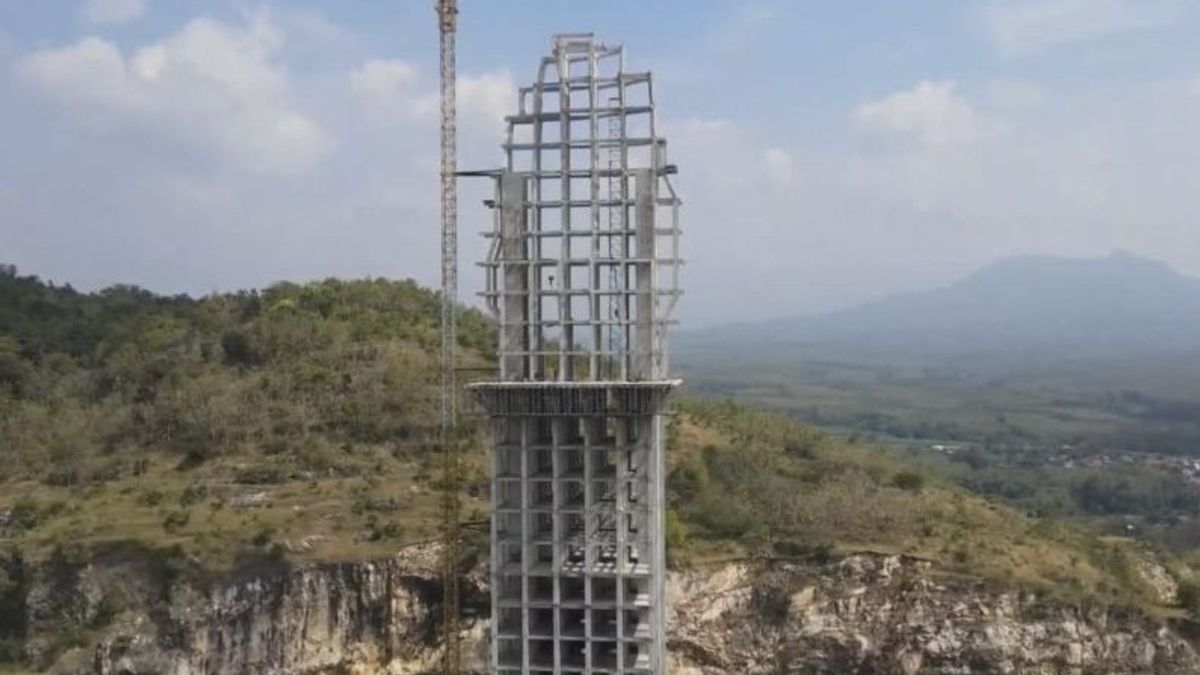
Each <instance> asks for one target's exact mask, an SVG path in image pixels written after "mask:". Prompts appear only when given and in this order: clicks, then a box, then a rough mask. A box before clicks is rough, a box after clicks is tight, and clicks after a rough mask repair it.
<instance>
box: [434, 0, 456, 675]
mask: <svg viewBox="0 0 1200 675" xmlns="http://www.w3.org/2000/svg"><path fill="white" fill-rule="evenodd" d="M436 3H437V4H436V5H435V9H436V10H437V17H438V33H439V38H440V39H439V44H440V47H441V69H440V70H441V127H442V129H441V131H442V133H441V145H442V148H441V149H442V152H441V180H442V298H441V300H442V307H441V309H442V317H441V319H442V331H441V332H442V335H441V337H442V352H441V371H442V372H441V375H442V425H441V446H442V455H443V457H442V460H443V464H442V490H443V491H444V492H443V495H442V500H443V501H442V511H443V513H442V517H443V522H442V536H443V542H442V584H443V597H442V612H443V617H442V619H443V621H442V623H443V631H444V633H445V640H446V650H445V653H444V655H443V662H442V671H443V672H444V673H445V675H459V673H460V672H461V666H462V655H461V650H460V645H459V587H458V573H459V569H458V568H459V558H460V556H459V549H460V541H461V540H460V533H459V519H460V513H459V511H460V504H459V495H458V487H459V483H460V470H459V457H458V452H459V447H458V438H457V429H456V427H457V424H458V415H457V412H458V411H457V397H458V392H457V387H456V383H455V365H456V360H455V353H456V350H457V347H458V326H457V309H458V308H457V304H458V193H457V185H456V183H455V181H456V175H455V174H456V172H457V168H458V167H457V164H458V158H457V154H458V148H457V129H456V112H455V77H456V76H455V72H454V60H455V58H454V57H455V53H454V51H455V30H456V28H457V20H458V6H457V2H456V0H436Z"/></svg>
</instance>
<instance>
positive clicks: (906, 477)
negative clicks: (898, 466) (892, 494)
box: [892, 470, 925, 492]
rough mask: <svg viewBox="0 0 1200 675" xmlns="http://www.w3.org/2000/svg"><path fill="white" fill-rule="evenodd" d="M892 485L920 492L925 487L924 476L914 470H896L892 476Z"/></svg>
mask: <svg viewBox="0 0 1200 675" xmlns="http://www.w3.org/2000/svg"><path fill="white" fill-rule="evenodd" d="M892 485H893V486H895V487H898V488H900V489H901V490H908V491H909V492H920V491H921V490H922V489H924V487H925V477H924V476H922V475H921V474H919V473H917V472H915V471H908V470H903V471H897V472H896V475H894V476H892Z"/></svg>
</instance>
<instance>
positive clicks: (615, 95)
mask: <svg viewBox="0 0 1200 675" xmlns="http://www.w3.org/2000/svg"><path fill="white" fill-rule="evenodd" d="M506 122H507V134H506V138H505V141H504V144H503V146H502V147H503V150H504V153H505V166H504V169H503V171H504V172H505V173H508V174H512V175H516V176H520V177H521V181H522V183H523V186H522V187H521V188H520V191H521V192H523V194H521V195H520V201H521V202H522V204H521V207H520V208H522V209H523V210H524V211H525V218H526V223H527V224H526V226H525V228H524V230H523V231H522V232H520V233H517V234H514V233H507V234H506V233H504V232H503V231H502V221H503V217H504V214H503V213H502V211H503V209H502V208H497V209H495V212H496V213H495V227H494V228H493V229H492V230H491V231H490V232H487V233H485V236H486V237H488V238H490V239H491V245H490V248H489V253H488V257H487V260H485V261H484V262H482V263H481V264H482V265H483V267H484V268H485V270H486V275H485V276H486V287H485V290H484V291H483V292H482V295H483V297H484V298H485V299H486V301H487V303H488V306H489V308H490V309H491V310H492V312H493V314H494V315H495V316H496V317H497V319H498V320H499V322H500V344H499V345H498V347H499V353H500V356H501V364H500V366H501V379H502V380H520V381H560V382H571V381H635V380H652V379H660V378H663V377H665V376H666V375H667V372H668V365H669V364H668V350H667V330H666V329H667V327H668V326H669V325H671V324H672V323H673V318H672V316H673V313H674V307H675V304H676V301H677V299H678V297H679V295H680V294H681V291H680V288H679V276H680V268H681V266H682V264H683V261H682V259H681V257H680V255H679V253H680V252H679V235H680V227H679V206H680V204H681V202H680V199H679V197H678V195H677V194H676V192H675V189H674V187H673V186H672V185H671V181H670V179H669V176H670V175H671V174H673V173H674V172H675V167H674V166H673V165H671V164H669V163H668V162H667V156H666V143H665V140H664V139H662V138H661V137H660V136H659V133H658V124H657V120H656V118H655V107H654V88H653V80H652V77H651V75H650V73H648V72H634V73H631V72H625V69H624V50H623V48H622V47H621V46H620V45H607V44H604V43H601V42H598V41H596V40H595V39H594V37H593V36H592V35H591V34H567V35H557V36H555V37H554V45H553V50H552V53H551V54H550V55H549V56H546V57H543V59H542V60H541V63H540V64H539V67H538V72H537V78H536V80H535V82H534V83H533V84H532V85H529V86H526V87H522V88H521V89H520V90H519V103H518V110H517V113H516V114H514V115H510V116H508V117H507V118H506ZM639 199H641V201H640V202H639ZM501 201H503V199H502V195H498V196H497V203H499V202H501ZM512 201H513V200H511V199H510V200H509V204H510V208H512ZM651 202H652V203H651ZM639 204H640V205H641V206H640V208H642V209H643V213H641V214H640V215H641V216H649V217H651V218H653V219H654V222H653V223H652V224H651V225H650V227H649V228H648V229H647V228H643V229H642V230H641V231H639V230H638V229H637V228H636V227H635V221H636V220H637V218H638V217H639V213H638V211H637V210H638V208H639ZM518 266H519V269H518ZM518 273H523V274H524V276H525V277H526V278H525V280H524V285H523V286H521V287H520V288H519V289H518V290H514V289H513V287H512V283H511V279H510V280H508V281H507V282H506V280H505V279H504V277H505V275H513V274H518ZM639 284H640V287H639ZM513 294H518V295H520V296H521V298H522V299H524V300H525V301H526V302H527V304H528V306H527V307H525V308H522V310H521V312H520V313H514V312H513V311H511V310H512V309H513V305H512V302H511V300H512V297H511V296H512V295H513ZM514 314H515V315H514ZM639 326H642V327H648V328H650V329H651V330H650V332H649V333H645V334H642V335H638V327H639Z"/></svg>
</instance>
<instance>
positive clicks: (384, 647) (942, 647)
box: [25, 548, 1200, 675]
mask: <svg viewBox="0 0 1200 675" xmlns="http://www.w3.org/2000/svg"><path fill="white" fill-rule="evenodd" d="M161 571H162V570H156V569H152V566H148V565H145V564H139V563H135V562H130V561H129V560H127V559H125V560H122V561H121V562H120V563H116V562H114V561H106V560H103V559H99V560H94V561H92V562H90V563H89V564H87V565H83V566H78V567H64V566H61V565H60V566H48V567H45V568H44V569H31V570H27V571H26V574H25V579H26V586H27V594H26V603H25V606H26V614H27V617H26V621H25V623H26V630H27V632H28V637H29V639H28V641H27V645H28V646H27V652H28V653H29V654H30V656H31V657H33V659H34V661H35V662H36V661H40V662H41V665H42V666H44V667H45V668H46V669H48V670H50V671H51V672H57V673H64V674H67V673H70V674H72V675H75V674H78V675H85V674H86V675H151V674H154V675H159V674H163V675H243V674H259V675H268V674H270V675H283V674H288V675H293V674H295V675H317V674H325V673H330V674H333V673H338V674H362V675H367V674H372V675H373V674H376V673H390V674H393V675H399V674H416V673H433V672H437V670H438V668H437V665H438V659H439V658H440V651H439V639H438V635H437V626H438V622H439V621H440V618H441V608H440V600H441V590H440V587H439V585H438V583H437V575H436V556H435V552H434V551H432V550H431V549H429V548H413V549H408V550H406V551H404V552H403V553H401V554H400V555H397V556H396V557H395V558H391V559H388V560H382V561H370V562H356V563H344V564H333V565H322V566H314V567H309V568H303V569H295V570H282V569H276V570H265V571H260V572H259V573H254V574H247V575H246V577H245V578H243V579H242V580H238V581H230V582H226V583H222V584H217V585H213V586H211V587H207V588H199V587H197V586H196V585H195V584H186V583H182V582H179V581H172V580H171V578H170V575H167V576H166V577H165V578H164V577H163V576H162V575H161ZM465 593H466V595H467V596H468V605H469V608H470V609H471V610H472V611H473V612H475V613H476V614H477V615H478V617H484V618H476V617H468V618H467V619H466V620H465V621H464V631H465V635H464V648H465V655H466V660H467V664H466V665H467V666H468V670H469V671H470V672H476V673H481V672H483V669H484V665H485V663H486V661H485V657H486V632H487V631H486V621H485V617H486V614H487V610H486V606H485V603H486V593H485V590H484V584H483V579H482V577H481V575H480V574H479V573H476V574H475V575H473V577H472V578H471V579H469V580H468V582H467V583H466V584H465ZM114 594H115V595H120V596H121V597H122V598H123V603H122V605H121V608H120V610H119V611H114V610H113V609H112V608H111V607H110V605H111V602H110V600H109V599H110V598H111V597H113V596H114ZM669 594H670V606H671V616H670V621H671V623H670V632H669V646H670V650H671V653H672V659H673V666H672V669H671V672H672V673H673V674H675V675H711V674H716V673H831V674H832V673H838V674H850V673H898V674H908V675H913V674H917V673H930V674H934V673H944V674H950V673H954V674H964V675H965V674H968V673H1022V674H1024V673H1029V674H1035V673H1036V674H1039V675H1041V674H1045V675H1049V674H1064V675H1065V674H1072V675H1085V674H1086V675H1100V674H1107V673H1111V674H1113V675H1116V674H1118V673H1121V674H1126V673H1154V674H1155V675H1164V674H1173V673H1200V657H1198V656H1197V654H1196V652H1195V650H1194V649H1193V648H1192V646H1191V645H1190V644H1189V643H1188V641H1187V640H1185V639H1183V638H1182V637H1181V636H1179V635H1178V634H1177V633H1175V632H1173V631H1172V630H1170V629H1169V628H1166V627H1163V626H1161V625H1159V624H1156V623H1154V622H1152V621H1149V620H1147V619H1144V618H1141V617H1138V616H1135V615H1134V614H1132V613H1121V612H1114V611H1112V610H1107V609H1102V608H1079V607H1069V606H1064V605H1061V604H1054V603H1052V602H1049V601H1045V600H1042V599H1038V598H1036V597H1034V596H1032V595H1029V594H1022V593H1015V592H1005V591H1000V590H995V589H990V588H988V587H986V586H985V585H984V584H981V583H977V582H970V581H954V582H946V581H938V580H937V578H936V577H935V576H934V575H932V574H931V571H930V569H929V567H928V565H927V564H926V563H922V562H919V561H913V560H908V559H902V558H897V557H882V556H869V555H857V556H852V557H849V558H846V559H844V560H841V561H838V562H835V563H829V564H826V565H799V564H791V563H763V564H744V563H735V564H728V565H723V566H720V567H716V568H711V569H703V570H691V571H686V572H681V573H675V574H672V576H671V580H670V587H669ZM106 612H108V613H112V614H113V616H112V617H111V620H107V621H101V620H102V619H106V617H105V616H104V615H105V613H106ZM64 624H71V625H83V626H92V628H90V629H89V631H88V635H89V636H90V639H89V640H88V641H87V643H86V644H82V645H79V646H74V647H71V648H68V649H66V650H65V651H64V650H62V649H61V648H58V649H56V648H55V647H54V643H55V640H56V638H55V637H54V636H56V635H61V632H62V626H63V625H64ZM100 624H103V625H100Z"/></svg>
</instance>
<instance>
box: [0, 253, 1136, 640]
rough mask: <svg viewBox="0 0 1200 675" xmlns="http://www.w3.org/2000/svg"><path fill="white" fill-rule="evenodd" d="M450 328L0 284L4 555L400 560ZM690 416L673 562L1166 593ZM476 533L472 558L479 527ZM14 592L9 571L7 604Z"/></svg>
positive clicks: (279, 289)
mask: <svg viewBox="0 0 1200 675" xmlns="http://www.w3.org/2000/svg"><path fill="white" fill-rule="evenodd" d="M437 321H438V297H437V295H436V294H435V293H432V292H430V291H428V290H426V289H423V288H421V287H419V286H418V285H417V284H415V283H413V282H411V281H399V282H396V281H385V280H362V281H336V280H327V281H319V282H313V283H307V284H303V285H297V284H288V283H283V284H277V285H275V286H272V287H270V288H268V289H266V290H264V291H260V292H253V291H252V292H241V293H231V294H218V295H212V296H208V297H205V298H201V299H193V298H187V297H160V296H156V295H154V294H152V293H148V292H146V291H142V290H138V289H135V288H128V287H122V288H113V289H108V290H105V291H101V292H98V293H87V294H85V293H78V292H76V291H73V290H71V289H70V288H66V287H59V286H54V285H51V284H48V283H44V282H41V281H39V280H37V279H36V278H33V277H19V276H17V275H15V274H7V275H0V465H2V466H3V467H4V469H5V471H4V473H3V474H2V475H0V558H3V557H5V556H11V555H21V556H24V557H26V558H27V559H30V558H33V557H37V556H47V555H50V556H66V557H67V558H68V559H70V560H76V561H80V560H87V559H88V556H93V555H96V554H97V553H98V552H100V553H103V552H106V551H107V552H109V553H111V552H112V551H113V548H114V547H117V548H118V549H119V551H121V552H123V553H122V554H125V555H127V554H129V551H131V550H134V551H141V552H152V554H153V555H156V556H166V557H167V558H168V559H169V560H170V561H172V562H171V565H173V567H172V568H171V569H176V568H178V569H185V570H187V569H200V570H203V573H205V574H208V573H211V572H213V571H221V570H223V571H225V572H230V571H236V570H239V569H243V565H244V564H245V563H246V561H247V559H250V560H256V561H258V560H268V561H272V564H276V563H278V564H291V563H292V562H307V561H330V560H334V561H339V560H354V559H364V558H372V557H379V556H386V555H389V554H391V553H394V552H395V550H396V549H397V547H399V546H401V545H403V544H405V543H413V542H419V541H428V540H430V539H432V538H434V537H436V536H437V535H438V531H439V530H438V523H439V521H438V516H439V513H440V511H439V487H440V484H439V482H438V475H439V471H440V467H441V461H440V456H439V453H438V448H437V446H436V444H435V442H436V428H437V420H438V418H439V416H438V403H439V388H438V386H437V381H438V369H437V354H436V352H437V345H438V330H437V329H438V326H437ZM459 335H460V339H461V342H462V347H463V349H462V350H461V359H460V365H461V366H465V367H471V368H481V369H484V368H487V367H489V366H491V365H492V363H493V355H492V354H491V353H490V347H491V345H492V344H493V338H494V336H493V329H492V324H491V323H490V321H489V320H488V319H487V318H486V317H484V316H483V315H482V314H480V313H479V312H476V311H474V310H468V309H463V310H462V314H461V330H460V333H459ZM675 412H676V414H673V415H672V417H671V423H670V425H669V432H668V465H669V471H670V474H669V477H668V479H667V482H668V504H669V510H668V521H667V522H668V528H667V530H668V547H669V551H670V556H671V558H672V561H673V562H674V563H676V564H678V563H680V562H681V561H684V560H705V559H712V558H714V557H716V558H728V557H731V556H732V557H737V556H746V555H772V556H784V557H788V556H793V557H794V556H801V557H803V556H812V555H817V556H827V555H835V554H837V553H839V552H849V551H862V550H868V551H882V552H896V553H905V554H909V555H914V556H919V557H922V558H926V559H930V560H934V561H937V562H938V563H939V564H942V565H945V566H946V567H948V568H950V569H953V570H955V571H957V572H961V573H970V574H976V575H984V576H988V577H992V578H996V579H1000V580H1018V581H1020V582H1021V583H1028V584H1035V585H1038V586H1039V587H1042V588H1047V589H1057V588H1059V586H1061V584H1058V583H1057V582H1056V581H1055V580H1056V579H1062V578H1066V577H1067V576H1070V577H1071V578H1074V579H1077V582H1076V583H1074V584H1073V585H1072V586H1071V587H1070V588H1066V589H1059V590H1062V591H1063V592H1069V593H1077V594H1084V595H1086V596H1088V597H1093V598H1103V599H1106V600H1115V601H1120V602H1133V603H1141V602H1145V601H1147V599H1148V598H1149V597H1150V595H1148V594H1147V592H1146V588H1145V587H1144V585H1143V584H1142V583H1141V582H1139V581H1137V577H1136V575H1134V576H1130V570H1131V569H1133V566H1135V565H1137V564H1138V560H1139V559H1140V556H1141V553H1140V552H1139V549H1138V547H1137V546H1136V545H1134V544H1132V543H1130V542H1113V541H1108V540H1105V539H1103V538H1100V537H1097V536H1095V535H1093V534H1090V533H1088V532H1085V531H1082V530H1080V529H1078V528H1074V527H1071V526H1066V525H1063V526H1058V525H1049V524H1047V523H1040V521H1038V520H1037V519H1034V518H1030V517H1028V516H1026V515H1024V514H1022V513H1019V512H1017V511H1014V510H1012V509H1009V508H1007V507H1005V506H1002V505H998V504H993V503H989V502H987V501H985V500H983V499H981V498H979V497H976V496H972V495H970V494H968V493H966V492H964V491H962V490H960V489H958V488H955V487H953V486H950V485H947V484H943V483H939V482H936V481H931V480H929V479H927V478H925V477H923V476H922V475H921V474H920V473H917V472H914V471H913V470H912V468H911V467H910V466H909V465H908V464H906V463H904V462H902V461H900V460H898V459H897V458H895V457H893V456H890V455H888V454H887V453H885V452H883V451H880V450H878V449H875V448H870V447H865V446H859V445H853V444H847V443H844V442H841V441H838V440H837V439H834V438H832V437H830V436H829V435H827V434H825V433H823V432H821V431H819V430H816V429H813V428H811V427H806V426H804V425H800V424H797V423H795V422H793V421H792V420H789V419H787V418H785V417H782V416H778V415H767V414H763V413H757V412H753V411H749V410H746V409H744V408H741V407H739V406H736V405H733V404H730V403H718V404H706V403H698V402H693V401H686V400H681V401H678V408H677V410H676V411H675ZM474 419H475V418H471V417H470V416H468V424H467V425H466V426H467V427H468V428H467V429H465V430H464V431H465V432H466V433H465V434H464V443H465V447H466V448H467V451H466V452H465V453H464V466H463V474H464V479H463V482H462V484H463V493H462V498H463V500H464V509H463V512H464V516H465V518H466V519H467V520H470V521H477V522H478V521H484V520H485V519H486V517H487V508H488V492H487V491H488V471H487V453H486V450H485V449H486V447H488V445H487V442H486V440H485V439H484V438H483V436H482V435H481V433H480V429H479V425H477V424H475V422H474ZM1039 523H1040V524H1039ZM472 532H476V533H477V535H478V536H476V538H475V539H474V540H473V544H474V545H477V546H478V548H472V550H474V551H475V552H476V554H480V553H482V546H484V545H485V539H484V536H483V534H482V532H483V530H482V529H479V530H472ZM2 581H3V580H2V579H0V582H2ZM10 590H11V589H10ZM1056 592H1058V591H1056ZM4 594H5V590H4V584H3V583H0V609H2V608H3V605H4V602H5V601H4ZM0 614H2V612H0ZM5 630H9V631H10V633H11V631H13V630H16V629H15V628H13V627H12V626H9V627H8V628H7V629H6V628H5V625H4V623H3V621H0V641H2V640H4V639H6V636H5V633H4V631H5ZM13 635H16V634H15V633H13ZM12 639H20V635H17V636H16V638H12ZM2 662H3V658H0V664H2Z"/></svg>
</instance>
